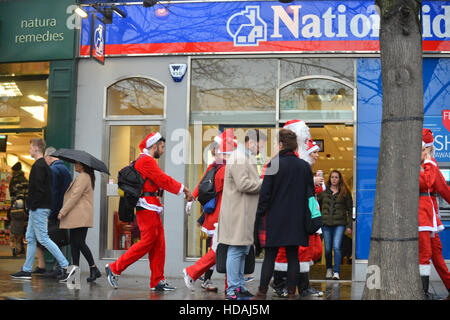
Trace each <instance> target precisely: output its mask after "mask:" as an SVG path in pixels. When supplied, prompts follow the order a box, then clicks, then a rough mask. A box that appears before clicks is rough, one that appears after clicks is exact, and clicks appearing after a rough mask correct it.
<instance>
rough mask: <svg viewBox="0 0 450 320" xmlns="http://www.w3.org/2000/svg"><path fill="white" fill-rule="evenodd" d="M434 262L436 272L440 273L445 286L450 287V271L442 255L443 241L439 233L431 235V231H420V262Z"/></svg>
mask: <svg viewBox="0 0 450 320" xmlns="http://www.w3.org/2000/svg"><path fill="white" fill-rule="evenodd" d="M430 259H431V261H432V262H433V265H434V268H435V269H436V272H437V273H438V274H439V277H440V278H441V280H442V282H443V283H444V285H445V287H446V288H447V290H448V289H450V272H449V271H448V269H447V265H446V264H445V261H444V257H443V256H442V243H441V239H440V238H439V234H437V233H435V235H434V237H432V236H431V232H430V231H420V232H419V264H421V265H429V264H430Z"/></svg>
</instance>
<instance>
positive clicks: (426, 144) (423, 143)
mask: <svg viewBox="0 0 450 320" xmlns="http://www.w3.org/2000/svg"><path fill="white" fill-rule="evenodd" d="M422 146H425V147H432V146H433V142H429V143H425V142H423V141H422Z"/></svg>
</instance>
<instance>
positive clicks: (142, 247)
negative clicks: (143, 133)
mask: <svg viewBox="0 0 450 320" xmlns="http://www.w3.org/2000/svg"><path fill="white" fill-rule="evenodd" d="M160 139H161V134H160V133H159V132H156V133H150V134H149V135H148V136H147V137H146V138H145V139H144V140H142V142H141V144H140V145H139V148H140V149H141V152H142V153H141V156H140V157H139V158H138V159H137V161H136V162H135V168H136V170H137V171H138V172H139V173H140V174H141V176H142V177H143V178H144V179H147V181H146V182H145V184H144V187H143V189H142V192H143V196H142V197H141V198H140V199H139V200H138V203H137V205H136V221H137V224H138V227H139V231H140V233H141V240H140V241H139V242H137V243H135V244H133V245H132V246H131V247H130V248H129V249H128V250H127V251H126V252H125V253H124V254H123V255H121V256H120V257H119V259H117V260H116V261H115V262H113V263H111V264H109V268H110V270H111V271H112V272H113V273H114V274H115V275H120V274H121V273H122V272H123V271H124V270H125V269H126V268H127V267H128V266H129V265H130V264H132V263H134V262H136V261H137V260H139V259H140V258H142V257H143V256H144V255H145V254H148V259H149V263H150V270H151V277H150V287H151V288H152V289H154V288H155V287H156V286H157V285H158V284H159V283H160V281H163V280H164V263H165V250H166V247H165V238H164V228H163V225H162V222H161V217H160V214H161V213H162V211H163V206H162V205H161V202H160V201H159V198H158V197H157V196H156V194H157V192H158V191H159V190H160V189H163V190H167V191H168V192H170V193H174V194H176V195H181V194H182V193H183V189H184V185H183V184H181V183H180V182H178V181H176V180H174V179H173V178H171V177H169V176H168V175H166V174H165V173H164V172H163V171H162V170H161V169H160V167H159V166H158V163H157V162H156V160H155V159H154V158H153V157H152V156H150V153H149V149H150V147H151V146H152V145H154V144H155V143H156V142H158V141H159V140H160Z"/></svg>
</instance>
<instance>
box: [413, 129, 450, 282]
mask: <svg viewBox="0 0 450 320" xmlns="http://www.w3.org/2000/svg"><path fill="white" fill-rule="evenodd" d="M433 141H434V140H433V134H432V132H431V130H429V129H423V131H422V146H426V147H432V146H433ZM432 153H434V150H433V152H432ZM419 188H420V198H419V270H420V275H421V276H422V277H429V276H430V272H431V264H430V260H431V261H432V262H433V265H434V267H435V269H436V271H437V273H438V274H439V277H440V278H441V279H442V281H443V282H444V285H445V287H446V288H447V290H450V272H449V271H448V268H447V265H446V264H445V261H444V258H443V255H442V243H441V240H440V238H439V234H438V232H440V231H442V230H443V229H444V226H443V224H442V222H441V220H440V216H439V206H438V203H437V199H436V196H437V193H439V194H440V195H441V196H442V197H443V198H444V199H445V200H446V201H447V202H450V188H449V187H448V185H447V183H446V181H445V178H444V177H443V176H442V173H441V171H440V170H439V166H438V164H437V162H436V160H435V159H434V158H431V159H430V160H425V161H424V163H423V165H422V167H421V172H420V180H419Z"/></svg>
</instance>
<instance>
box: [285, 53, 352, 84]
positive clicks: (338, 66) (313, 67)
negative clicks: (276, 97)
mask: <svg viewBox="0 0 450 320" xmlns="http://www.w3.org/2000/svg"><path fill="white" fill-rule="evenodd" d="M354 63H355V60H354V59H343V58H302V59H300V58H283V59H280V83H281V84H283V83H286V82H288V81H291V80H294V79H298V78H302V77H307V76H312V75H321V76H329V77H333V78H338V79H341V80H343V81H346V82H348V83H351V84H354V83H355V67H354Z"/></svg>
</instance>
